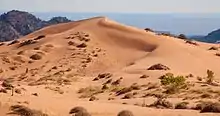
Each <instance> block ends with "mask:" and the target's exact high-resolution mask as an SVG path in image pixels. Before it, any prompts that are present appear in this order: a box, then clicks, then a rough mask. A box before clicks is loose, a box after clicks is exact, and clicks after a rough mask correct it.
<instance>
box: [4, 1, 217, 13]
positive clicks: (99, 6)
mask: <svg viewBox="0 0 220 116" xmlns="http://www.w3.org/2000/svg"><path fill="white" fill-rule="evenodd" d="M219 4H220V0H0V10H1V11H9V10H13V9H15V10H23V11H28V12H120V13H220V7H219Z"/></svg>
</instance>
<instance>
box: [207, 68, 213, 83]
mask: <svg viewBox="0 0 220 116" xmlns="http://www.w3.org/2000/svg"><path fill="white" fill-rule="evenodd" d="M206 78H207V81H206V82H207V83H208V84H213V81H214V72H213V71H211V70H207V77H206Z"/></svg>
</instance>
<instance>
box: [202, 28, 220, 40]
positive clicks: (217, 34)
mask: <svg viewBox="0 0 220 116" xmlns="http://www.w3.org/2000/svg"><path fill="white" fill-rule="evenodd" d="M205 40H206V41H207V42H211V43H215V42H217V41H219V40H220V29H218V30H215V31H213V32H211V33H209V34H208V35H207V36H205Z"/></svg>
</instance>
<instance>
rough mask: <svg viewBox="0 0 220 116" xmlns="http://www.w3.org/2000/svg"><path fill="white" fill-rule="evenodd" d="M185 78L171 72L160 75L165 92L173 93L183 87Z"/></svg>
mask: <svg viewBox="0 0 220 116" xmlns="http://www.w3.org/2000/svg"><path fill="white" fill-rule="evenodd" d="M185 81H186V79H185V78H184V77H183V76H176V77H175V76H174V75H173V74H171V73H168V74H166V75H163V76H161V77H160V82H161V84H162V85H163V86H164V87H165V89H166V91H165V93H168V94H174V93H176V92H179V90H180V89H185V88H186V87H187V84H186V83H185Z"/></svg>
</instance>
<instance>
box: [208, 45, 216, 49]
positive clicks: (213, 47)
mask: <svg viewBox="0 0 220 116" xmlns="http://www.w3.org/2000/svg"><path fill="white" fill-rule="evenodd" d="M208 50H218V47H215V46H212V47H210V48H209V49H208Z"/></svg>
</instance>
